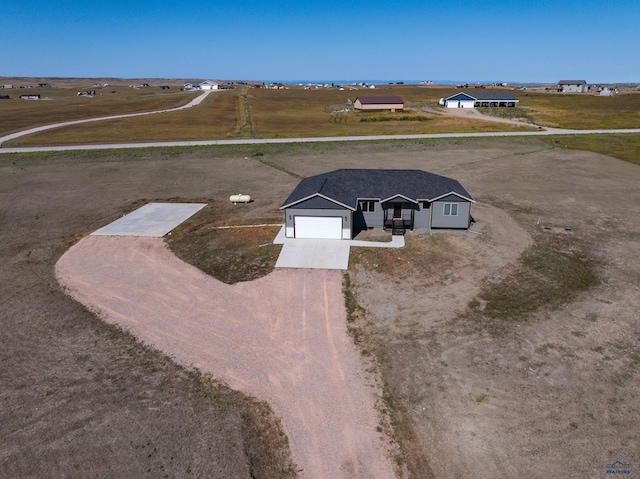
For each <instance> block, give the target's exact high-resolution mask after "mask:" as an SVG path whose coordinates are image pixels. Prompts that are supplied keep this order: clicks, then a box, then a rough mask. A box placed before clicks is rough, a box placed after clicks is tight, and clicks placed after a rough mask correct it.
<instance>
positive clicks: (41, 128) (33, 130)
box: [0, 90, 213, 151]
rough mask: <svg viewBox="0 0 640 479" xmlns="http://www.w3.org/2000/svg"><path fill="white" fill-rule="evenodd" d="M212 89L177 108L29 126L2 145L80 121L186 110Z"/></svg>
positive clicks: (1, 139)
mask: <svg viewBox="0 0 640 479" xmlns="http://www.w3.org/2000/svg"><path fill="white" fill-rule="evenodd" d="M212 91H213V90H208V91H205V92H204V94H202V95H198V96H197V97H195V98H194V99H193V100H191V101H190V102H189V103H187V104H186V105H182V106H179V107H177V108H167V109H165V110H154V111H146V112H142V113H127V114H123V115H112V116H103V117H100V118H85V119H84V120H73V121H64V122H62V123H52V124H51V125H44V126H38V127H36V128H29V129H28V130H22V131H18V132H16V133H12V134H10V135H6V136H2V137H0V146H2V144H3V143H4V142H5V141H9V140H13V139H15V138H20V137H21V136H27V135H31V134H33V133H39V132H41V131H45V130H52V129H53V128H60V127H63V126H71V125H78V124H80V123H89V122H92V121H102V120H115V119H117V118H129V117H131V116H144V115H155V114H157V113H167V112H169V111H178V110H184V109H186V108H191V107H193V106H197V105H199V104H200V103H202V101H203V100H204V99H205V98H207V96H208V95H209V94H210V93H211V92H212ZM45 148H46V147H45ZM18 149H19V150H20V151H23V149H20V148H18ZM45 151H50V150H45Z"/></svg>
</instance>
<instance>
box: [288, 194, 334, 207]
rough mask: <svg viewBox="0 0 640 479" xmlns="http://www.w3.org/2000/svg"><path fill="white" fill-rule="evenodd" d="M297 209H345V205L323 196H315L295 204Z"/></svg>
mask: <svg viewBox="0 0 640 479" xmlns="http://www.w3.org/2000/svg"><path fill="white" fill-rule="evenodd" d="M294 208H297V209H321V210H324V209H329V210H343V209H345V208H344V206H340V205H339V204H337V203H334V202H333V201H329V200H327V199H325V198H323V197H322V196H314V197H313V198H309V199H308V200H305V201H301V202H300V203H298V204H297V205H295V206H294Z"/></svg>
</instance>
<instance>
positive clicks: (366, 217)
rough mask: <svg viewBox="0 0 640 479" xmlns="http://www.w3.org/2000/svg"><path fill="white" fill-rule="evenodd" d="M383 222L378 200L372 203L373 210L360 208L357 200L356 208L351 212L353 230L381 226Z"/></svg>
mask: <svg viewBox="0 0 640 479" xmlns="http://www.w3.org/2000/svg"><path fill="white" fill-rule="evenodd" d="M383 223H384V216H383V212H382V205H381V204H380V202H379V201H376V202H375V203H374V210H373V211H362V210H361V209H360V201H358V210H357V211H354V213H353V226H354V228H355V229H354V231H360V230H364V229H367V228H382V227H383V226H384V225H383ZM354 234H355V233H354Z"/></svg>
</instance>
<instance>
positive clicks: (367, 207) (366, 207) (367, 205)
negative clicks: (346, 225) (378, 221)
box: [360, 200, 376, 213]
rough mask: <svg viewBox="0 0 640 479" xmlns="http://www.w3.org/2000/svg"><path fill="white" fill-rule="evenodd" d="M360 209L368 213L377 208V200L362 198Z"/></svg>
mask: <svg viewBox="0 0 640 479" xmlns="http://www.w3.org/2000/svg"><path fill="white" fill-rule="evenodd" d="M360 209H361V210H362V211H363V212H365V213H367V212H373V211H375V210H376V202H375V201H373V200H360Z"/></svg>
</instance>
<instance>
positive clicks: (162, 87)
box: [159, 85, 170, 90]
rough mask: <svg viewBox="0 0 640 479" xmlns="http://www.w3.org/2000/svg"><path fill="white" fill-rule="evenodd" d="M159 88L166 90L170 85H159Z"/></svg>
mask: <svg viewBox="0 0 640 479" xmlns="http://www.w3.org/2000/svg"><path fill="white" fill-rule="evenodd" d="M159 88H160V89H161V90H168V89H169V88H170V87H169V85H160V87H159Z"/></svg>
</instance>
